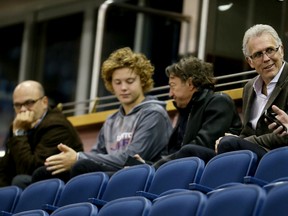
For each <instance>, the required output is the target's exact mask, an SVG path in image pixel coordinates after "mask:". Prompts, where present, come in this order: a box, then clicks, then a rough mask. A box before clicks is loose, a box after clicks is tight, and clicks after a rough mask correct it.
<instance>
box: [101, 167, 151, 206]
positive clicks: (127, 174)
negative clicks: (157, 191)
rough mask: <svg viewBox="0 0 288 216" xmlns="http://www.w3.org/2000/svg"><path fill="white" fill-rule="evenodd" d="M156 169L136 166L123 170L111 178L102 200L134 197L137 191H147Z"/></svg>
mask: <svg viewBox="0 0 288 216" xmlns="http://www.w3.org/2000/svg"><path fill="white" fill-rule="evenodd" d="M154 173H155V169H154V168H153V167H152V166H149V165H148V164H141V165H135V166H131V167H128V168H124V169H121V170H119V171H117V172H116V173H114V174H113V175H112V177H110V179H109V181H108V184H107V187H106V189H105V191H104V193H103V196H102V198H101V199H102V200H105V201H111V200H114V199H117V198H122V197H127V196H134V195H135V194H136V192H137V191H147V190H148V188H149V186H150V184H151V181H152V179H153V176H154Z"/></svg>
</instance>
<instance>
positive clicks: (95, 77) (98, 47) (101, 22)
mask: <svg viewBox="0 0 288 216" xmlns="http://www.w3.org/2000/svg"><path fill="white" fill-rule="evenodd" d="M123 1H125V0H122V1H121V2H119V1H114V0H107V1H105V2H104V3H103V4H101V5H100V7H99V11H98V21H97V31H96V38H95V49H94V61H93V70H92V79H91V90H90V100H93V99H94V98H95V97H97V94H98V92H97V91H98V82H99V73H100V67H101V53H102V44H103V38H104V29H105V19H106V14H107V9H108V8H109V7H110V6H111V5H112V4H113V5H116V6H118V7H122V8H127V9H130V10H135V11H139V12H141V13H147V14H153V15H157V16H164V17H169V18H171V19H174V20H177V21H183V22H187V23H189V22H190V20H191V17H190V16H187V15H183V14H181V13H176V12H167V11H163V10H158V9H154V8H148V7H137V6H134V5H129V4H125V3H122V2H123ZM187 32H190V25H187ZM187 37H188V38H189V34H187ZM188 38H187V40H186V43H188V41H189V40H188ZM185 47H188V44H186V46H185ZM90 108H92V107H90Z"/></svg>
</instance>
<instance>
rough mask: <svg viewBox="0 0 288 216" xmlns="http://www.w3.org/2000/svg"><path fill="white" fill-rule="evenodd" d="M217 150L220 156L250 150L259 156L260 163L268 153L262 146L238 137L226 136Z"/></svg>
mask: <svg viewBox="0 0 288 216" xmlns="http://www.w3.org/2000/svg"><path fill="white" fill-rule="evenodd" d="M217 149H218V154H221V153H224V152H230V151H237V150H250V151H252V152H254V153H255V154H256V155H257V157H258V161H259V160H260V159H261V158H262V157H263V156H264V154H266V153H267V151H266V150H265V149H264V148H263V147H261V146H260V145H258V144H255V143H252V142H249V141H247V140H245V139H243V138H240V137H236V136H224V137H223V138H222V139H221V141H220V143H219V145H218V148H217Z"/></svg>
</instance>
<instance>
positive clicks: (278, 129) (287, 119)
mask: <svg viewBox="0 0 288 216" xmlns="http://www.w3.org/2000/svg"><path fill="white" fill-rule="evenodd" d="M272 110H273V112H275V113H276V114H277V115H276V116H275V117H276V119H278V120H279V121H280V122H281V123H282V124H283V125H284V126H285V127H286V128H288V115H287V114H286V113H285V112H284V111H283V110H281V109H280V108H278V107H277V106H275V105H273V106H272ZM268 128H269V129H271V130H273V133H275V134H277V135H278V136H281V137H282V136H285V135H287V131H285V130H283V126H277V124H276V123H275V122H273V123H271V124H269V125H268Z"/></svg>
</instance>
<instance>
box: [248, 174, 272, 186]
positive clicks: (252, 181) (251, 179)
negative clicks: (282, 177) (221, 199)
mask: <svg viewBox="0 0 288 216" xmlns="http://www.w3.org/2000/svg"><path fill="white" fill-rule="evenodd" d="M244 183H245V184H256V185H259V186H261V187H263V186H264V185H266V184H268V183H269V182H267V181H264V180H262V179H259V178H255V177H253V176H245V177H244Z"/></svg>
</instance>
